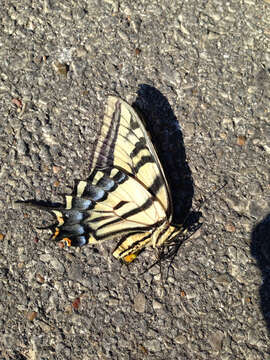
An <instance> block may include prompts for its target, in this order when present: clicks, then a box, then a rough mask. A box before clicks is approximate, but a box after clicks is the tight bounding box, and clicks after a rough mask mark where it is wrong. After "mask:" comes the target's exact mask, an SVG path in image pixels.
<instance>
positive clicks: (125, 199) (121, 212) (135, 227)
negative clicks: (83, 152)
mask: <svg viewBox="0 0 270 360" xmlns="http://www.w3.org/2000/svg"><path fill="white" fill-rule="evenodd" d="M52 212H53V213H54V214H55V215H56V216H57V219H58V226H57V227H56V228H55V234H54V236H53V238H54V239H55V240H56V241H60V240H64V241H66V242H67V243H68V245H75V246H82V245H84V244H86V243H90V244H95V243H98V242H102V241H105V240H108V239H112V238H115V237H119V236H121V243H120V244H119V246H118V247H117V248H116V250H115V251H114V256H115V257H117V258H122V257H126V256H127V255H130V254H131V253H133V254H135V253H138V252H139V251H140V250H141V249H142V248H143V247H145V246H147V245H152V240H153V239H152V234H153V232H154V231H155V229H156V228H157V226H159V225H161V224H164V223H166V224H167V217H166V213H165V211H164V209H163V206H162V205H161V204H160V202H159V201H158V200H157V199H156V198H155V197H154V196H153V195H152V194H151V193H149V192H148V191H147V189H146V188H145V187H144V186H142V185H141V183H139V182H138V181H137V180H136V179H134V178H133V177H131V176H129V174H127V173H126V172H124V171H123V170H120V169H116V168H112V169H106V170H104V169H103V170H102V171H101V170H97V171H95V173H94V175H93V177H92V179H91V181H90V180H89V181H79V182H78V184H77V186H76V190H75V193H74V195H69V196H66V206H65V208H64V209H61V208H58V209H53V210H52Z"/></svg>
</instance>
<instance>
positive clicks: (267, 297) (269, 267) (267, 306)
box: [251, 214, 270, 333]
mask: <svg viewBox="0 0 270 360" xmlns="http://www.w3.org/2000/svg"><path fill="white" fill-rule="evenodd" d="M251 255H252V256H253V257H254V258H255V259H256V261H257V265H258V267H259V269H260V270H261V273H262V284H261V287H260V300H261V311H262V313H263V316H264V319H265V322H266V325H267V328H268V331H269V333H270V214H269V215H268V216H267V217H266V218H265V219H264V220H263V221H262V222H260V223H259V224H258V225H256V226H255V228H254V229H253V231H252V238H251Z"/></svg>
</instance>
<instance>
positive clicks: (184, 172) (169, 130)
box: [132, 84, 195, 224]
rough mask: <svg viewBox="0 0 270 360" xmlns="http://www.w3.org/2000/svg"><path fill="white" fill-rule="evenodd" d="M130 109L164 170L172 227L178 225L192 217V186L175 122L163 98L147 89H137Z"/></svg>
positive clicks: (145, 87) (189, 171)
mask: <svg viewBox="0 0 270 360" xmlns="http://www.w3.org/2000/svg"><path fill="white" fill-rule="evenodd" d="M132 105H133V107H134V108H135V109H136V110H137V111H138V112H139V114H141V116H142V118H143V119H144V122H145V125H146V128H147V130H148V131H149V133H150V136H151V140H152V142H153V144H154V145H155V148H156V151H157V153H158V156H159V159H160V162H161V164H162V167H163V169H164V172H165V176H166V179H167V181H168V185H169V187H170V191H171V195H172V205H173V223H174V224H182V223H183V222H184V221H186V219H187V216H188V218H190V217H192V213H190V209H191V207H192V198H193V195H194V185H193V179H192V174H191V170H190V168H189V166H188V163H187V160H186V152H185V146H184V140H183V135H182V131H181V128H180V125H179V122H178V120H177V118H176V116H175V115H174V112H173V110H172V108H171V106H170V104H169V102H168V100H167V99H166V97H165V96H164V95H162V94H161V92H160V91H158V90H157V89H156V88H154V87H152V86H150V85H146V84H142V85H140V88H139V90H138V95H137V99H136V100H135V102H134V103H133V104H132ZM194 214H195V213H194Z"/></svg>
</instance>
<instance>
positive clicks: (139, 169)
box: [91, 96, 172, 221]
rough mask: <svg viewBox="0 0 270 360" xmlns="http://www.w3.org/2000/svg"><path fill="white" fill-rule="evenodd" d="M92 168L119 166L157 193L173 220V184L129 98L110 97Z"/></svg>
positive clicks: (151, 191) (167, 213)
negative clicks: (128, 100)
mask: <svg viewBox="0 0 270 360" xmlns="http://www.w3.org/2000/svg"><path fill="white" fill-rule="evenodd" d="M95 145H96V147H95V151H94V153H93V158H92V161H91V168H92V169H95V168H98V167H99V168H103V167H112V166H113V167H118V168H120V169H123V170H124V171H125V172H127V173H128V174H130V175H132V176H133V177H134V178H135V179H137V181H139V182H140V183H141V184H142V185H143V186H144V187H145V188H146V189H147V190H148V191H149V192H150V193H151V194H152V195H153V196H155V197H156V198H157V199H158V200H159V201H160V203H161V204H162V206H163V207H164V210H165V212H166V215H167V218H168V220H169V221H171V217H172V206H171V196H170V191H169V187H168V184H167V181H166V178H165V175H164V172H163V169H162V166H161V164H160V161H159V159H158V156H157V153H156V151H155V149H154V146H153V144H152V142H151V140H150V138H149V136H148V134H147V131H146V129H145V126H144V124H143V122H142V121H141V119H140V118H139V116H138V114H137V113H136V111H135V110H134V109H133V108H132V107H131V106H130V105H129V104H128V103H126V102H125V101H123V100H121V99H119V98H117V97H114V96H110V97H109V98H108V103H107V107H106V109H105V115H104V119H103V122H102V124H101V128H100V133H99V136H98V138H97V140H96V144H95Z"/></svg>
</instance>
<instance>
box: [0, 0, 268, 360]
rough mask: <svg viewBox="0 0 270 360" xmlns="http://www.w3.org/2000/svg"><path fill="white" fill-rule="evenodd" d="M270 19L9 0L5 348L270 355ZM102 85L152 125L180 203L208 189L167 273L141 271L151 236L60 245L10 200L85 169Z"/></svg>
mask: <svg viewBox="0 0 270 360" xmlns="http://www.w3.org/2000/svg"><path fill="white" fill-rule="evenodd" d="M269 19H270V3H269V1H268V0H265V1H263V0H256V1H255V0H247V1H239V0H232V1H223V0H213V1H203V0H201V1H194V0H190V1H183V0H182V1H181V0H180V1H174V0H173V1H165V0H161V1H150V0H149V1H144V0H141V1H137V0H135V1H125V0H124V1H117V0H115V1H114V0H103V1H101V0H89V1H83V0H82V1H74V0H66V1H52V0H42V1H41V0H34V1H26V0H21V1H13V0H9V1H3V4H1V19H0V104H1V105H0V187H1V190H0V212H1V216H0V294H1V301H0V313H1V316H0V329H1V336H0V353H1V355H0V359H1V360H2V359H15V360H18V359H19V360H20V359H30V360H47V359H48V360H50V359H70V360H75V359H76V360H77V359H83V360H88V359H91V360H92V359H93V360H96V359H102V360H109V359H119V360H122V359H131V360H140V359H150V360H157V359H158V360H163V359H168V360H169V359H172V360H174V359H180V360H182V359H183V360H194V359H196V360H204V359H205V360H209V359H211V360H212V359H213V360H215V359H222V360H235V359H239V360H240V359H241V360H242V359H245V360H262V359H269V358H270V352H269V331H270V300H269V299H270V283H269V275H270V270H269V269H270V245H269V242H270V235H269V234H270V215H269V213H270V211H269V208H270V196H269V193H270V187H269V184H270V181H269V173H270V172H269V169H270V167H269V163H270V161H269V157H270V124H269V123H270V110H269V104H270V50H269V49H270V30H269V29H270V26H269V25H270V21H269ZM109 94H112V95H117V96H120V97H121V98H123V99H125V100H127V101H128V102H129V103H134V102H135V104H136V106H137V107H138V108H139V109H140V110H141V111H142V113H144V114H145V115H146V117H147V119H146V120H149V129H150V131H151V129H152V130H154V131H156V134H154V136H153V141H154V142H155V143H158V145H159V146H158V147H159V155H160V158H161V160H162V162H163V165H164V168H165V171H166V173H167V176H168V177H169V178H170V179H171V180H170V184H171V185H172V196H173V199H174V206H175V213H176V216H179V218H181V215H183V214H184V213H185V212H186V211H192V210H194V211H197V209H198V207H199V206H200V204H201V202H202V200H206V201H205V202H204V205H203V207H202V208H201V210H200V211H201V212H202V217H201V222H202V223H203V226H202V227H201V228H200V230H199V231H198V232H197V233H195V234H194V235H193V236H191V237H190V238H189V239H188V241H186V242H185V243H184V244H183V246H182V247H181V248H180V249H179V252H178V255H177V257H176V258H175V259H174V262H173V264H172V267H171V268H170V271H169V273H168V264H167V263H163V264H162V267H161V269H160V267H159V266H158V265H157V266H155V267H153V268H152V269H150V270H149V271H148V272H145V273H144V274H142V273H143V271H144V270H146V269H147V267H148V266H149V265H150V264H151V263H152V262H153V261H155V259H156V253H155V251H153V250H152V251H151V250H149V251H145V252H144V253H143V254H142V255H141V256H140V257H139V258H138V260H137V261H135V262H134V263H133V264H131V265H130V266H125V265H122V264H121V263H119V262H118V261H117V260H115V259H114V258H113V257H112V255H111V252H112V250H113V248H114V246H115V244H114V243H110V242H108V243H106V244H103V245H101V246H97V247H95V248H91V247H90V246H85V247H84V248H82V249H68V250H66V249H60V248H59V247H58V246H57V245H56V244H55V243H53V242H52V241H49V236H50V234H49V231H40V230H37V229H36V227H38V226H44V225H47V224H50V223H51V222H53V219H52V218H51V216H50V215H49V214H46V213H40V212H39V211H32V210H30V209H26V208H22V207H19V206H18V205H17V204H15V200H26V199H36V200H43V201H54V202H61V201H62V198H61V194H64V193H71V190H72V187H73V184H74V180H75V179H85V178H87V177H88V175H89V169H90V166H91V164H90V158H91V152H92V151H93V144H94V141H95V139H96V136H97V132H96V131H93V129H97V130H98V128H99V126H100V119H101V118H102V115H103V111H104V104H105V102H106V99H107V96H108V95H109ZM173 123H174V125H173ZM175 123H176V124H178V123H179V125H180V127H179V126H178V125H177V126H176V125H175ZM177 139H178V140H179V141H178V140H177ZM181 141H182V145H181V146H180V142H181ZM177 179H178V180H177ZM225 182H227V185H226V186H225V188H223V189H222V190H220V191H218V192H217V193H215V194H214V195H213V196H212V197H211V194H213V193H214V192H215V190H216V189H218V188H219V187H220V186H222V184H224V183H225ZM178 183H179V188H178V187H177V184H178ZM179 189H180V190H179ZM191 205H192V206H191Z"/></svg>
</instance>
